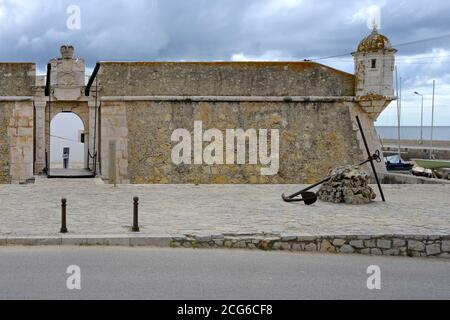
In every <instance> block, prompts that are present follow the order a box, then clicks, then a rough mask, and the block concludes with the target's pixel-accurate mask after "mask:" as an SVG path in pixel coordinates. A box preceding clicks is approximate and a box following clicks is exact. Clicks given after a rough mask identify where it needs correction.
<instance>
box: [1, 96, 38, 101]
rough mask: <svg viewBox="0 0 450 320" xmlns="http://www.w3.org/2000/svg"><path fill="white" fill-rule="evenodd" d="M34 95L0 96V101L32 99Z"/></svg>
mask: <svg viewBox="0 0 450 320" xmlns="http://www.w3.org/2000/svg"><path fill="white" fill-rule="evenodd" d="M33 100H34V97H31V96H30V97H28V96H23V97H22V96H0V102H5V101H6V102H11V101H14V102H16V101H18V102H20V101H33Z"/></svg>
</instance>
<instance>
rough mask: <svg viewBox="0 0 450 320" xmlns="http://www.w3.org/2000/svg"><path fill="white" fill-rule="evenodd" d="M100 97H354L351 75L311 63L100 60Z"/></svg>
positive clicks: (353, 80)
mask: <svg viewBox="0 0 450 320" xmlns="http://www.w3.org/2000/svg"><path fill="white" fill-rule="evenodd" d="M99 85H100V86H101V87H102V92H101V94H102V96H171V95H176V96H354V87H355V77H354V75H351V74H348V73H345V72H342V71H338V70H335V69H333V68H330V67H327V66H324V65H321V64H317V63H313V62H102V64H101V69H100V73H99Z"/></svg>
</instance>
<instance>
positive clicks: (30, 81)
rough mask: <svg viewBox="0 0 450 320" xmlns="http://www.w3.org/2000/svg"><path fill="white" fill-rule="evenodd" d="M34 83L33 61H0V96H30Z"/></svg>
mask: <svg viewBox="0 0 450 320" xmlns="http://www.w3.org/2000/svg"><path fill="white" fill-rule="evenodd" d="M35 83H36V65H35V64H34V63H5V62H0V97H7V96H27V97H29V96H32V95H33V86H34V85H35Z"/></svg>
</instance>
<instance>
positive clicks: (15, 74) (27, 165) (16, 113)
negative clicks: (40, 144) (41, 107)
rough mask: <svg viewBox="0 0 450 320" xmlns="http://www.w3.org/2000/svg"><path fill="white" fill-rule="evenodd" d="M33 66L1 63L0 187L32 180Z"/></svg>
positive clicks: (34, 73) (34, 77) (34, 79)
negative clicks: (0, 185) (0, 184)
mask: <svg viewBox="0 0 450 320" xmlns="http://www.w3.org/2000/svg"><path fill="white" fill-rule="evenodd" d="M35 81H36V66H35V64H33V63H0V183H11V182H13V183H20V182H26V181H27V180H28V179H31V178H33V114H34V110H33V101H32V98H31V96H32V95H33V86H34V85H35Z"/></svg>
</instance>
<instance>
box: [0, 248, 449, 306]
mask: <svg viewBox="0 0 450 320" xmlns="http://www.w3.org/2000/svg"><path fill="white" fill-rule="evenodd" d="M71 265H77V266H79V267H80V270H81V290H68V289H67V285H66V281H67V278H68V277H70V275H69V274H67V273H66V271H67V268H68V267H69V266H71ZM371 265H378V266H379V267H380V269H381V290H369V289H368V288H367V279H368V277H369V275H368V274H367V268H368V267H369V266H371ZM0 299H188V300H192V299H226V300H229V299H239V300H240V299H294V300H296V299H450V262H449V261H446V260H434V259H411V258H392V257H389V258H388V257H366V256H344V255H320V254H293V253H283V252H259V251H227V250H175V249H149V248H109V247H108V248H98V247H95V248H94V247H92V248H80V247H61V248H60V247H45V248H44V247H42V248H41V247H20V248H19V247H18V248H15V247H5V248H0Z"/></svg>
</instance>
